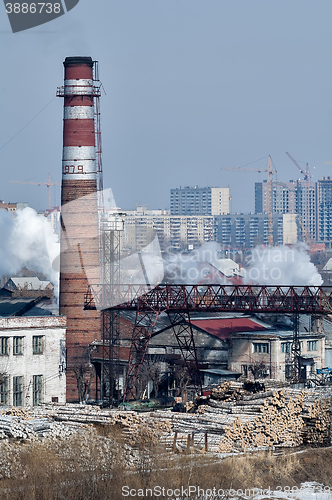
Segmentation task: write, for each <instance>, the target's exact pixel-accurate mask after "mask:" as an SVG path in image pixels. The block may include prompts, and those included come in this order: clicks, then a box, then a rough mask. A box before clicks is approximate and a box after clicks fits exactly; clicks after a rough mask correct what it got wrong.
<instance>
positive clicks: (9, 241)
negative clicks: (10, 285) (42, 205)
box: [0, 207, 60, 295]
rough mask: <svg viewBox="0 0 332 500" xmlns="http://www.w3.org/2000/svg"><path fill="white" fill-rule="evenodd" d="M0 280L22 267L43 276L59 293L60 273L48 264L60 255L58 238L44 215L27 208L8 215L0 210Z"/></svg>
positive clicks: (55, 291)
mask: <svg viewBox="0 0 332 500" xmlns="http://www.w3.org/2000/svg"><path fill="white" fill-rule="evenodd" d="M0 233H1V240H0V278H2V277H3V276H13V275H15V274H17V273H18V272H19V271H20V270H21V269H22V268H23V267H26V268H27V269H29V270H30V271H36V272H41V273H43V274H44V275H45V276H46V277H47V279H48V280H50V281H51V283H52V284H53V285H54V293H55V294H56V295H57V294H58V281H59V273H58V272H56V271H55V270H54V269H53V268H52V265H51V262H52V260H53V258H55V257H56V255H58V254H59V249H60V245H59V242H58V236H57V235H56V234H54V232H53V228H52V226H51V224H49V223H48V222H47V220H46V218H45V217H44V216H43V215H38V214H37V212H36V211H35V210H33V209H32V208H30V207H27V208H24V209H23V210H17V211H16V216H14V215H13V214H12V213H11V212H6V211H5V210H0Z"/></svg>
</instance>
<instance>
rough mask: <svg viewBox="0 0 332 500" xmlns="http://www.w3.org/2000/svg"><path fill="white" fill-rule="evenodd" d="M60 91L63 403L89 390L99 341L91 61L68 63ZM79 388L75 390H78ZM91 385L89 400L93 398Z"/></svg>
mask: <svg viewBox="0 0 332 500" xmlns="http://www.w3.org/2000/svg"><path fill="white" fill-rule="evenodd" d="M63 64H64V71H65V75H64V86H63V87H60V88H59V89H58V91H57V95H58V96H59V97H63V98H64V121H63V157H62V158H63V159H62V187H61V229H62V231H61V242H60V243H61V256H60V299H59V306H60V314H63V315H65V316H67V336H66V351H67V373H66V380H67V395H66V398H67V401H68V402H70V401H77V400H79V399H82V397H85V396H86V395H83V388H84V383H88V384H89V379H90V378H91V370H90V367H89V353H88V346H89V343H90V342H92V341H93V340H95V339H97V340H100V339H101V325H100V313H99V311H84V294H85V293H86V292H87V289H88V284H89V283H88V280H87V277H86V276H87V274H88V272H87V269H88V268H91V269H98V268H99V253H98V208H97V166H96V151H95V123H94V97H96V96H97V95H99V94H98V92H99V89H98V88H96V87H94V80H93V65H94V63H93V61H92V59H91V57H67V58H66V59H65V61H64V63H63ZM78 386H79V387H80V389H78ZM94 386H95V384H91V387H90V397H95V390H94Z"/></svg>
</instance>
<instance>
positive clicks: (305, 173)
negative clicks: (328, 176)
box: [286, 151, 311, 237]
mask: <svg viewBox="0 0 332 500" xmlns="http://www.w3.org/2000/svg"><path fill="white" fill-rule="evenodd" d="M286 155H287V156H288V157H289V158H290V159H291V160H292V162H293V163H294V165H296V166H297V168H298V169H299V171H300V172H301V174H302V175H303V178H304V180H305V181H306V184H305V186H306V217H305V234H306V237H307V235H308V234H311V231H310V214H309V181H310V179H311V174H310V169H309V164H308V163H307V164H306V169H305V170H303V169H302V168H301V167H300V165H299V164H298V162H297V161H296V160H294V158H293V157H292V155H291V154H290V153H288V152H287V151H286Z"/></svg>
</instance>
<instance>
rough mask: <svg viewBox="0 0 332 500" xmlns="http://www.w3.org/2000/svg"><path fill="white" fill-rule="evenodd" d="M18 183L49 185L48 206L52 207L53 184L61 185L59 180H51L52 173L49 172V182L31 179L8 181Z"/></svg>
mask: <svg viewBox="0 0 332 500" xmlns="http://www.w3.org/2000/svg"><path fill="white" fill-rule="evenodd" d="M8 182H11V183H12V184H13V183H16V184H33V185H35V186H47V188H48V208H52V202H51V193H52V186H60V183H59V182H51V174H50V173H49V174H48V179H47V182H31V181H8Z"/></svg>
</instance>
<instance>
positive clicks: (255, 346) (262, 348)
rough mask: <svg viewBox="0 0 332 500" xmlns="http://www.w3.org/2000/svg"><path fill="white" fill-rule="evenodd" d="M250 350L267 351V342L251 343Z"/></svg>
mask: <svg viewBox="0 0 332 500" xmlns="http://www.w3.org/2000/svg"><path fill="white" fill-rule="evenodd" d="M252 352H265V353H268V352H269V344H268V343H267V342H266V343H265V342H264V343H262V342H257V343H253V344H252Z"/></svg>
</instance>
